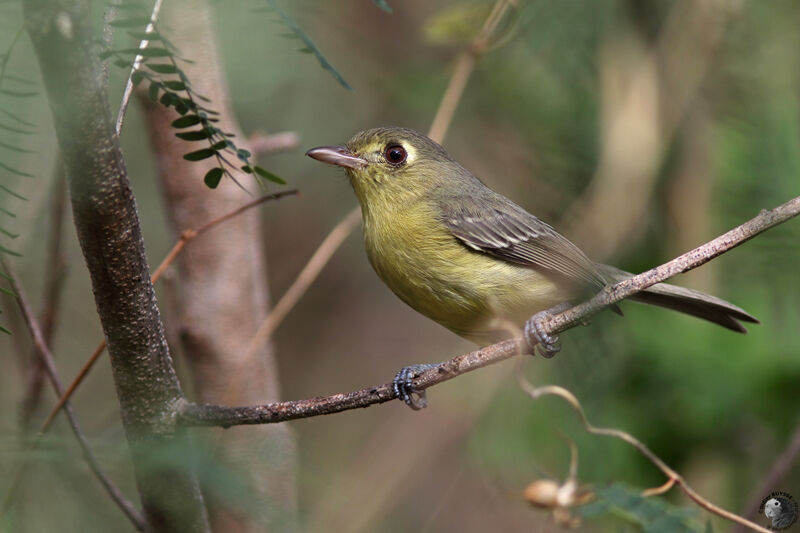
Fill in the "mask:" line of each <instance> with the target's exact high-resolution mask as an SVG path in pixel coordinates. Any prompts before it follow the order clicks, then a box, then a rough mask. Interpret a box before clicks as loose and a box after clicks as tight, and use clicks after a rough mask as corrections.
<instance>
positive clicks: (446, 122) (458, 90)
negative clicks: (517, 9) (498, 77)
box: [428, 0, 517, 143]
mask: <svg viewBox="0 0 800 533" xmlns="http://www.w3.org/2000/svg"><path fill="white" fill-rule="evenodd" d="M516 3H517V2H516V1H511V0H497V2H495V4H494V6H493V7H492V10H491V11H490V12H489V16H488V17H487V18H486V21H485V22H484V23H483V27H481V29H480V31H479V32H478V35H477V36H476V37H475V39H473V40H472V42H471V43H470V44H469V46H468V47H467V49H466V50H464V51H463V52H461V55H459V56H458V59H457V60H456V66H455V69H454V70H453V74H452V76H450V83H448V85H447V89H446V90H445V92H444V95H443V96H442V100H441V102H440V103H439V109H438V110H437V111H436V116H435V117H434V118H433V124H431V129H430V131H429V132H428V137H430V138H431V139H433V140H434V141H436V142H438V143H441V142H442V140H444V137H445V135H446V134H447V130H448V128H449V127H450V124H451V123H452V122H453V115H455V112H456V108H457V107H458V103H459V102H460V101H461V97H462V96H463V94H464V88H465V87H466V86H467V81H469V77H470V76H471V75H472V71H473V70H475V62H476V61H477V60H478V58H479V57H480V56H481V55H483V53H484V52H486V49H487V48H488V47H489V44H490V40H491V38H492V34H493V33H494V31H495V30H496V29H497V25H498V24H499V23H500V21H501V20H503V17H504V16H505V14H506V11H507V10H508V8H509V7H511V6H512V4H513V5H516Z"/></svg>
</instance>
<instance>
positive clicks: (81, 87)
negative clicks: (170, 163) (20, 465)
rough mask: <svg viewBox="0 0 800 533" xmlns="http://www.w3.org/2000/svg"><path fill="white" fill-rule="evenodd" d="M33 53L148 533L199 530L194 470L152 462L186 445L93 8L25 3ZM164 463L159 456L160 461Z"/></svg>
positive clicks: (203, 521)
mask: <svg viewBox="0 0 800 533" xmlns="http://www.w3.org/2000/svg"><path fill="white" fill-rule="evenodd" d="M24 7H25V22H26V26H27V29H28V32H29V34H30V37H31V41H32V42H33V46H34V49H35V51H36V54H37V57H38V60H39V64H40V68H41V72H42V77H43V79H44V84H45V87H46V90H47V95H48V100H49V103H50V107H51V110H52V113H53V122H54V125H55V130H56V136H57V138H58V143H59V147H60V149H61V152H62V154H63V157H64V165H65V169H66V174H67V179H68V182H69V188H70V198H71V202H72V209H73V214H74V221H75V227H76V229H77V233H78V238H79V241H80V245H81V249H82V251H83V254H84V257H85V259H86V264H87V267H88V270H89V273H90V276H91V280H92V289H93V292H94V297H95V303H96V306H97V312H98V315H99V317H100V321H101V324H102V327H103V333H104V335H105V337H106V340H107V342H108V351H109V355H110V358H111V366H112V370H113V374H114V381H115V385H116V389H117V395H118V398H119V402H120V408H121V412H122V422H123V425H124V427H125V431H126V435H127V438H128V442H129V444H130V448H131V453H132V459H133V466H134V471H135V475H136V481H137V484H138V488H139V493H140V496H141V499H142V505H143V509H144V512H145V516H146V518H147V520H148V523H149V526H150V528H151V529H152V531H155V532H160V531H164V532H166V531H169V532H184V531H185V532H199V531H207V530H208V519H207V515H206V511H205V506H204V503H203V498H202V496H201V493H200V490H199V484H198V482H197V480H196V478H195V476H194V475H193V473H192V472H191V469H190V468H180V467H177V468H176V467H170V466H167V465H166V464H165V463H166V461H161V462H159V463H158V464H156V462H155V461H154V460H153V457H154V456H156V454H157V453H158V454H162V453H163V451H164V450H170V449H171V450H172V453H176V454H177V452H178V450H179V449H181V448H180V446H182V445H185V443H183V439H182V438H181V437H182V435H181V432H176V431H174V424H173V420H172V419H171V418H170V416H171V413H172V412H173V406H174V405H175V404H176V402H177V401H178V400H179V399H180V398H182V393H181V390H180V386H179V384H178V381H177V378H176V376H175V373H174V370H173V367H172V361H171V359H170V355H169V351H168V349H167V344H166V341H165V339H164V331H163V327H162V324H161V318H160V316H159V311H158V307H157V306H156V299H155V293H154V292H153V287H152V285H151V283H150V273H149V269H148V265H147V260H146V257H145V251H144V244H143V241H142V235H141V229H140V227H139V219H138V214H137V210H136V204H135V201H134V197H133V193H132V192H131V190H130V186H129V183H128V179H127V173H126V168H125V163H124V160H123V157H122V153H121V151H120V148H119V143H118V139H117V137H116V135H115V134H114V130H113V127H112V121H111V113H110V106H109V102H108V95H107V91H106V87H105V83H104V77H103V74H102V69H101V65H100V61H99V59H98V55H97V52H98V51H97V50H96V49H95V47H94V46H93V42H94V35H93V34H92V30H91V18H90V9H89V2H87V1H81V0H28V1H26V2H25V5H24ZM160 456H162V457H163V455H160Z"/></svg>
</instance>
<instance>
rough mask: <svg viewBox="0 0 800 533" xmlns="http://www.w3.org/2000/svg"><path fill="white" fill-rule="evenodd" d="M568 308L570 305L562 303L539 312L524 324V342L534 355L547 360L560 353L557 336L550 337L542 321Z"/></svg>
mask: <svg viewBox="0 0 800 533" xmlns="http://www.w3.org/2000/svg"><path fill="white" fill-rule="evenodd" d="M570 307H572V304H570V303H569V302H564V303H561V304H558V305H557V306H555V307H552V308H550V309H545V310H544V311H539V312H538V313H536V314H535V315H533V316H532V317H531V318H530V319H528V321H527V322H525V340H526V341H527V343H528V346H530V347H531V348H532V349H533V353H534V354H536V353H538V354H539V355H541V356H542V357H546V358H547V359H549V358H551V357H553V356H554V355H555V354H557V353H558V352H559V351H561V345H560V343H559V341H558V335H550V334H549V333H547V332H546V331H545V330H544V320H545V319H546V318H547V317H549V316H550V315H555V314H558V313H561V312H562V311H566V310H567V309H569V308H570Z"/></svg>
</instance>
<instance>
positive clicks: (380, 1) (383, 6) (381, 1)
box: [372, 0, 392, 15]
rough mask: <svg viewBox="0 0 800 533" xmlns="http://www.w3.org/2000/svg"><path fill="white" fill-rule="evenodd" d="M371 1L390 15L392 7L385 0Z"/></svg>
mask: <svg viewBox="0 0 800 533" xmlns="http://www.w3.org/2000/svg"><path fill="white" fill-rule="evenodd" d="M372 3H373V4H375V5H376V6H378V7H379V8H381V9H383V10H384V11H386V12H387V13H389V14H390V15H391V14H392V7H391V6H390V5H389V3H388V2H387V1H386V0H372Z"/></svg>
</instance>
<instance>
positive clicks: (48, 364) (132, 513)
mask: <svg viewBox="0 0 800 533" xmlns="http://www.w3.org/2000/svg"><path fill="white" fill-rule="evenodd" d="M0 264H2V266H3V270H4V271H5V272H6V275H7V276H8V279H9V281H10V282H11V287H12V289H13V290H14V293H15V295H16V298H17V302H18V303H19V308H20V310H21V311H22V316H23V318H24V319H25V324H26V326H27V327H28V330H29V331H30V334H31V337H32V339H33V343H34V345H35V346H36V350H37V351H38V354H39V356H40V357H41V360H42V362H43V363H44V369H45V372H46V373H47V376H48V378H50V382H51V383H52V384H53V388H54V389H55V390H56V392H57V393H58V394H59V395H63V394H64V385H63V384H62V383H61V379H60V378H59V376H58V370H57V369H56V364H55V359H54V358H53V354H52V352H50V348H49V347H48V346H47V343H46V342H45V339H44V334H43V333H42V331H41V328H40V327H39V323H38V321H37V320H36V316H35V315H34V313H33V310H32V308H31V306H30V303H29V302H28V299H27V297H26V295H25V291H24V290H23V288H22V285H21V284H20V281H19V278H18V277H17V276H16V274H14V271H13V270H11V269H10V268H9V266H8V265H7V264H6V262H5V261H4V260H3V258H2V256H0ZM64 410H65V411H66V413H67V420H68V421H69V426H70V428H72V433H74V434H75V438H76V439H77V440H78V444H79V445H80V447H81V451H82V452H83V457H84V459H86V463H87V464H88V465H89V468H90V469H91V470H92V473H94V475H95V477H96V478H97V479H98V480H99V481H100V483H101V484H102V485H103V488H104V489H105V490H106V492H107V493H108V495H109V496H110V497H111V499H112V500H113V501H114V503H116V504H117V506H118V507H119V508H120V510H121V511H122V512H123V513H124V514H125V516H126V517H128V519H129V520H130V521H131V523H132V524H133V525H134V526H135V527H136V529H137V530H139V531H144V530H145V529H146V526H147V523H146V522H145V519H144V517H143V516H142V514H141V513H140V512H139V511H138V510H137V509H136V507H135V506H134V505H133V504H132V503H131V502H130V501H129V500H128V499H127V498H126V497H125V495H124V494H123V493H122V491H120V490H119V488H118V487H117V486H116V485H115V484H114V483H113V482H112V481H111V480H110V479H109V478H108V477H107V476H106V475H105V473H104V472H103V470H102V469H101V468H100V464H99V463H98V462H97V459H96V458H95V456H94V454H93V453H92V450H91V449H90V448H89V442H88V441H87V439H86V435H84V433H83V430H82V429H81V427H80V425H79V424H78V418H77V416H76V415H75V411H74V410H73V408H72V404H70V403H69V402H66V403H65V405H64ZM42 436H43V434H42V433H39V434H38V435H37V438H36V440H35V441H34V445H35V444H38V441H39V440H40V439H41V437H42ZM26 464H27V461H24V462H23V464H22V465H21V466H20V470H19V471H18V472H17V475H16V476H15V478H14V481H13V482H12V485H11V488H10V489H9V492H8V494H7V495H6V498H5V500H4V502H3V505H2V508H0V515H2V514H4V513H5V511H6V510H7V509H8V507H9V506H10V505H11V501H12V500H13V496H14V493H15V488H16V487H17V486H18V481H19V480H20V479H21V475H22V472H23V471H24V469H25V466H26Z"/></svg>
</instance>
